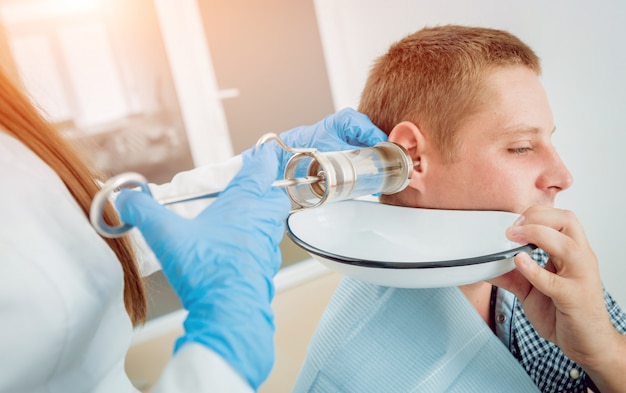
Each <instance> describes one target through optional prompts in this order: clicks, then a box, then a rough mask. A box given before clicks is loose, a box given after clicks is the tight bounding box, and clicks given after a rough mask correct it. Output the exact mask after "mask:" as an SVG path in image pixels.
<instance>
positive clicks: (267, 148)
mask: <svg viewBox="0 0 626 393" xmlns="http://www.w3.org/2000/svg"><path fill="white" fill-rule="evenodd" d="M275 143H276V142H274V141H272V142H268V143H264V144H262V145H261V146H259V147H258V148H257V149H251V150H249V151H248V152H246V154H244V155H243V166H242V167H241V169H240V170H239V172H238V173H237V175H235V177H234V178H233V179H232V180H231V182H230V184H229V185H228V187H226V189H225V190H224V192H223V193H222V194H228V192H229V189H232V188H236V189H243V190H246V193H248V194H250V195H256V196H259V195H263V194H265V193H266V192H267V191H268V190H269V189H270V187H271V186H272V182H273V181H274V180H276V177H277V176H276V175H277V173H278V167H279V165H278V156H277V154H276V149H275V148H274V146H272V145H271V144H275Z"/></svg>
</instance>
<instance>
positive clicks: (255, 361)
mask: <svg viewBox="0 0 626 393" xmlns="http://www.w3.org/2000/svg"><path fill="white" fill-rule="evenodd" d="M274 144H275V142H274V143H271V144H267V145H263V146H261V147H260V148H259V150H257V151H256V152H250V153H249V154H246V155H245V156H244V157H243V167H242V168H241V170H240V172H239V173H238V174H237V175H236V176H235V178H234V179H233V180H232V181H231V183H230V184H229V186H228V187H227V188H226V190H224V191H223V192H222V193H221V195H220V196H219V197H218V198H217V199H216V200H215V202H214V203H213V204H211V205H210V206H209V207H208V208H207V209H206V210H204V211H203V212H202V213H201V214H200V215H199V216H197V217H196V218H195V219H192V220H188V219H184V218H182V217H180V216H178V215H176V214H174V213H173V212H171V211H169V210H167V209H166V208H165V207H163V206H161V205H159V204H158V203H157V202H156V201H154V200H153V199H152V198H151V197H149V196H148V195H146V194H144V193H141V192H137V191H130V190H123V191H122V192H121V193H120V194H119V195H118V197H117V199H116V201H115V205H116V207H117V210H118V211H119V213H120V218H121V220H122V221H123V222H124V223H128V224H131V225H134V226H136V227H137V228H139V230H140V231H141V232H142V234H143V236H144V238H145V239H146V242H147V243H148V245H149V246H150V247H151V248H152V250H153V251H154V253H155V254H156V256H157V258H158V259H159V261H160V262H161V265H162V266H163V273H164V274H165V276H166V277H167V279H168V280H169V282H170V284H171V285H172V287H173V288H174V290H175V292H176V294H177V295H178V296H179V297H180V299H181V300H182V304H183V306H184V307H185V309H187V310H188V311H189V314H188V316H187V319H186V320H185V323H184V327H185V334H184V336H182V337H180V338H179V339H178V340H177V343H176V348H175V350H178V348H180V347H181V345H183V344H184V343H186V342H188V341H193V342H198V343H201V344H203V345H206V346H207V347H209V348H211V349H212V350H213V351H215V352H216V353H218V354H219V355H221V356H222V358H224V359H225V360H226V361H228V362H229V363H230V364H231V365H232V366H233V367H234V369H235V370H237V371H239V373H240V374H241V375H242V376H243V377H244V378H246V379H247V380H248V382H249V383H250V385H251V386H252V387H253V388H254V389H255V390H256V389H257V388H258V387H259V385H260V384H261V383H262V382H263V381H264V380H265V379H266V378H267V376H268V375H269V372H270V371H271V368H272V365H273V362H274V341H273V337H274V321H273V319H274V318H273V317H274V316H273V312H272V309H271V307H270V302H271V300H272V297H273V295H274V287H273V282H272V278H273V277H274V275H275V273H276V272H277V270H278V268H279V266H280V262H281V255H280V249H279V248H278V246H279V243H280V241H281V239H282V236H283V230H284V224H283V221H284V219H285V218H286V217H287V214H288V213H289V208H290V203H289V200H288V198H287V196H286V194H285V192H284V191H283V190H282V189H279V188H275V187H271V183H272V181H273V180H274V179H275V177H276V168H277V166H278V161H277V157H276V154H275V149H274V146H272V145H274Z"/></svg>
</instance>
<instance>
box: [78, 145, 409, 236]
mask: <svg viewBox="0 0 626 393" xmlns="http://www.w3.org/2000/svg"><path fill="white" fill-rule="evenodd" d="M270 140H276V141H277V142H278V144H279V145H280V146H281V148H283V149H284V150H286V151H288V152H290V153H293V154H294V155H293V156H292V157H291V158H290V159H289V161H288V162H287V164H286V166H285V172H284V179H283V180H276V181H275V182H273V183H272V185H273V186H275V187H285V189H286V190H287V194H288V195H289V198H290V199H291V201H292V202H293V204H294V205H295V206H296V208H310V207H316V206H320V205H321V204H323V203H326V202H330V201H339V200H344V199H351V198H356V197H359V196H364V195H372V194H378V193H380V194H393V193H396V192H400V191H402V190H403V189H404V188H406V186H407V185H408V184H409V180H410V177H411V173H412V170H413V165H414V164H413V161H412V160H411V157H410V155H409V153H408V152H407V151H406V150H405V149H404V148H403V147H402V146H400V145H397V144H395V143H391V142H381V143H379V144H377V145H376V146H374V147H367V148H361V149H355V150H344V151H335V152H324V153H322V152H320V151H318V150H317V149H313V148H291V147H289V146H287V145H286V144H285V143H284V142H283V141H282V140H281V139H280V138H279V137H278V136H277V135H276V134H265V135H263V136H262V137H261V138H260V139H259V141H258V142H257V147H258V146H260V145H261V144H263V143H266V142H268V141H270ZM128 186H132V187H139V188H141V190H142V191H143V192H145V193H147V194H150V195H151V193H150V189H149V187H148V182H147V180H146V178H145V177H144V176H142V175H140V174H138V173H133V172H128V173H122V174H120V175H117V176H114V177H112V178H110V179H109V180H107V181H106V182H105V183H104V185H103V186H102V188H101V190H100V191H99V192H98V193H97V194H96V196H95V197H94V199H93V201H92V204H91V211H90V221H91V224H92V226H93V227H94V228H95V230H96V231H97V232H98V233H99V234H100V235H102V236H104V237H108V238H114V237H119V236H122V235H124V234H126V232H128V231H130V230H131V228H132V226H130V225H128V224H123V225H117V226H112V225H109V224H107V223H106V222H105V221H104V218H103V212H104V207H105V205H106V203H107V201H109V199H110V196H111V195H112V194H113V193H114V192H116V191H118V190H119V189H120V188H122V187H128ZM219 194H220V191H218V192H200V193H195V194H187V195H180V196H175V197H169V198H163V199H158V200H157V202H159V203H160V204H162V205H172V204H176V203H183V202H189V201H195V200H199V199H206V198H216V197H217V196H218V195H219Z"/></svg>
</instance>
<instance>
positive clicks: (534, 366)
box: [491, 249, 626, 393]
mask: <svg viewBox="0 0 626 393" xmlns="http://www.w3.org/2000/svg"><path fill="white" fill-rule="evenodd" d="M531 255H532V257H533V259H535V261H536V262H537V263H538V264H540V265H541V266H545V264H546V263H547V261H548V257H549V256H548V254H547V253H546V252H545V251H543V250H541V249H537V250H535V252H533V254H531ZM604 301H605V303H606V307H607V310H608V312H609V315H610V317H611V320H612V321H613V325H614V326H615V327H616V328H617V330H619V331H620V332H621V333H622V334H625V333H626V314H624V312H623V311H622V310H621V308H620V307H619V306H618V305H617V303H616V302H615V301H614V300H613V298H612V297H611V295H609V293H608V292H606V291H605V292H604ZM491 306H492V307H491V311H492V315H491V316H492V318H493V322H494V326H495V333H496V335H497V336H498V338H500V340H501V341H502V342H503V343H504V345H506V347H507V348H508V349H509V351H511V353H512V354H513V356H515V358H517V360H518V361H519V362H520V364H521V365H522V367H524V369H525V370H526V372H527V373H528V375H530V377H531V378H532V379H533V380H534V381H535V384H536V385H537V386H538V387H539V389H540V390H541V391H542V392H572V393H574V392H575V393H578V392H580V393H586V392H587V388H590V389H592V390H594V391H595V390H596V388H595V386H594V385H593V382H592V381H591V380H590V379H589V378H588V377H587V375H586V373H585V372H584V371H583V369H582V368H581V367H580V366H579V365H577V364H576V363H574V362H573V361H571V360H570V359H568V358H567V357H566V356H565V355H564V354H563V352H561V350H560V349H559V347H557V346H556V345H554V344H552V343H551V342H549V341H547V340H545V339H543V338H542V337H541V336H539V334H538V333H537V331H536V330H535V328H533V326H532V325H531V323H530V322H529V321H528V319H527V318H526V315H525V314H524V311H523V310H522V306H521V305H520V302H518V301H517V299H516V298H515V296H513V294H511V293H510V292H507V291H505V290H503V289H501V288H494V291H493V292H492V297H491Z"/></svg>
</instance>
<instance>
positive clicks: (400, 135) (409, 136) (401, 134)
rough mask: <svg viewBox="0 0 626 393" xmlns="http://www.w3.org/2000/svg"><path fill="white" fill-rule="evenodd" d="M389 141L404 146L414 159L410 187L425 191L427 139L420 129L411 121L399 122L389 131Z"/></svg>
mask: <svg viewBox="0 0 626 393" xmlns="http://www.w3.org/2000/svg"><path fill="white" fill-rule="evenodd" d="M388 140H389V142H394V143H397V144H398V145H400V146H402V147H404V148H405V149H406V150H407V151H408V152H409V155H410V156H411V158H412V159H413V172H412V173H411V181H410V182H409V187H411V188H414V189H416V190H418V191H424V176H425V174H426V170H427V169H428V160H427V159H426V156H425V155H424V151H425V148H426V141H425V139H424V135H423V134H422V132H421V131H420V129H419V128H418V127H417V126H416V125H415V124H414V123H411V122H410V121H403V122H401V123H398V124H397V125H396V126H395V127H394V128H393V130H391V132H390V133H389V139H388Z"/></svg>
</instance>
